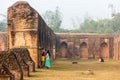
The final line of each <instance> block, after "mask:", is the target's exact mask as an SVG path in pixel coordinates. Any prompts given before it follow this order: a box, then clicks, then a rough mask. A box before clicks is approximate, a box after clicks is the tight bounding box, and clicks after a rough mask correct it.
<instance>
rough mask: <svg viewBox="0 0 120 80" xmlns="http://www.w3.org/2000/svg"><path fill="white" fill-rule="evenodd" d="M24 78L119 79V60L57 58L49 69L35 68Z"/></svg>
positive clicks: (38, 79) (53, 79) (64, 79)
mask: <svg viewBox="0 0 120 80" xmlns="http://www.w3.org/2000/svg"><path fill="white" fill-rule="evenodd" d="M72 61H77V62H78V64H72ZM24 80H120V61H114V60H105V62H104V63H99V62H98V60H92V59H89V60H68V59H57V60H56V61H54V62H53V63H52V67H51V68H50V69H37V70H36V72H32V73H30V77H25V79H24Z"/></svg>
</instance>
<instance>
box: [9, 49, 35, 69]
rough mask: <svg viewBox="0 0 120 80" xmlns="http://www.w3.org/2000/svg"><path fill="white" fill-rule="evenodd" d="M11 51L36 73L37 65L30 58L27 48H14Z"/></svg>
mask: <svg viewBox="0 0 120 80" xmlns="http://www.w3.org/2000/svg"><path fill="white" fill-rule="evenodd" d="M10 50H11V51H13V52H14V53H15V54H17V55H18V57H21V58H22V60H23V61H24V62H25V63H26V64H27V65H28V66H29V70H30V71H35V63H34V61H33V60H32V58H31V57H30V54H29V51H28V49H27V48H12V49H10Z"/></svg>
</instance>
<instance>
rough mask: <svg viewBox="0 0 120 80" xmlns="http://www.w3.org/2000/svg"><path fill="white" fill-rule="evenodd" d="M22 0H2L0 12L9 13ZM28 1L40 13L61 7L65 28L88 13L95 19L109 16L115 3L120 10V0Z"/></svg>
mask: <svg viewBox="0 0 120 80" xmlns="http://www.w3.org/2000/svg"><path fill="white" fill-rule="evenodd" d="M17 1H20V0H0V13H7V8H8V7H9V6H11V5H12V4H14V3H15V2H17ZM24 1H27V2H28V3H29V4H30V5H31V6H32V7H33V8H34V9H36V10H37V11H38V12H39V14H43V13H44V12H45V11H46V10H52V11H54V10H55V9H56V7H59V8H60V11H61V12H62V14H63V24H62V26H63V27H64V28H72V20H76V21H79V22H82V21H83V19H84V17H85V16H86V15H88V16H90V17H92V18H93V19H97V20H98V19H104V18H109V17H110V14H111V8H109V7H108V6H109V5H110V4H113V8H114V10H115V11H116V12H120V0H24Z"/></svg>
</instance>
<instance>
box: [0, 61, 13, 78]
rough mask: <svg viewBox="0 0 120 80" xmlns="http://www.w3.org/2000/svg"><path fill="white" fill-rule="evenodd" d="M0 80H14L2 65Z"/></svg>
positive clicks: (0, 64) (0, 65) (0, 66)
mask: <svg viewBox="0 0 120 80" xmlns="http://www.w3.org/2000/svg"><path fill="white" fill-rule="evenodd" d="M0 80H15V77H14V75H13V74H12V73H11V72H10V71H9V69H8V68H7V66H5V65H3V64H2V63H0Z"/></svg>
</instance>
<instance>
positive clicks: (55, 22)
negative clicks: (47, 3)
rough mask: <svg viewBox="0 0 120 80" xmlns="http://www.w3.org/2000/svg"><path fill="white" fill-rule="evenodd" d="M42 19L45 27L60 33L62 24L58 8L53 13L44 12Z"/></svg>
mask: <svg viewBox="0 0 120 80" xmlns="http://www.w3.org/2000/svg"><path fill="white" fill-rule="evenodd" d="M43 18H44V20H45V22H46V23H47V25H48V26H49V27H50V28H51V29H52V30H53V31H54V32H60V31H61V28H60V26H61V23H62V13H61V12H60V10H59V8H58V7H57V8H56V10H55V11H50V10H49V11H46V12H45V13H44V14H43Z"/></svg>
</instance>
